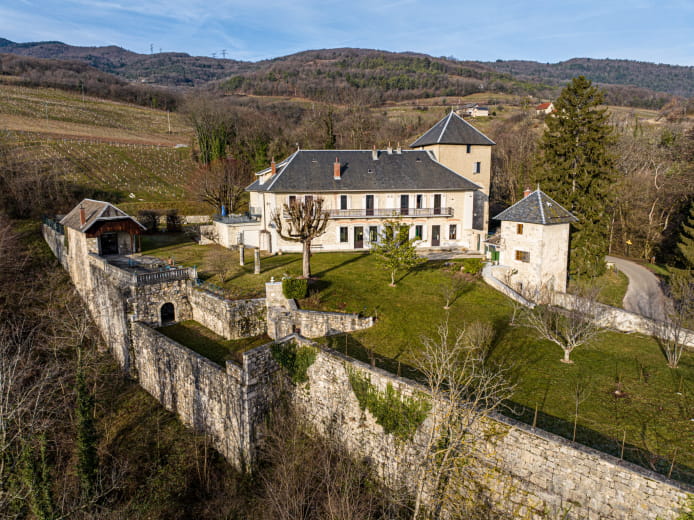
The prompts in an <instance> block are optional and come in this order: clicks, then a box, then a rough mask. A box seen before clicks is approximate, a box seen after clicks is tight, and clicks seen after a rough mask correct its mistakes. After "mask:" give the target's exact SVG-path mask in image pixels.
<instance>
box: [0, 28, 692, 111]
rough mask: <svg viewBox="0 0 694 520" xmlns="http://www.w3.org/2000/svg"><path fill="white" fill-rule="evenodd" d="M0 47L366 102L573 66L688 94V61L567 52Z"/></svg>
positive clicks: (628, 102) (155, 74) (611, 83)
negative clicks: (565, 56)
mask: <svg viewBox="0 0 694 520" xmlns="http://www.w3.org/2000/svg"><path fill="white" fill-rule="evenodd" d="M0 53H12V54H15V55H17V54H18V55H22V56H26V57H35V58H48V59H60V60H73V61H80V62H82V63H86V64H88V65H90V66H92V67H94V68H96V69H98V70H100V71H102V72H106V73H110V74H115V75H118V76H120V77H121V78H124V79H127V80H129V81H131V82H137V83H152V84H157V85H162V86H169V87H170V86H174V87H179V86H203V85H204V86H211V87H212V88H216V89H218V90H221V91H222V92H224V93H235V94H254V95H263V96H299V97H303V98H308V99H316V100H321V101H331V102H338V103H340V102H350V103H369V104H372V105H377V104H379V103H383V102H386V101H399V100H405V99H417V98H426V97H433V96H450V97H451V98H453V97H456V96H465V95H468V94H473V93H478V92H485V93H489V94H490V99H491V98H493V94H494V93H506V94H512V95H518V96H528V95H529V96H533V97H535V98H539V99H551V98H554V97H556V96H557V95H558V93H559V89H560V87H561V86H562V85H563V84H564V83H566V82H567V81H568V80H570V79H571V78H572V77H574V76H576V75H579V74H583V75H585V76H587V77H588V78H589V79H591V80H593V81H594V82H597V83H599V84H600V85H601V86H602V87H603V88H605V90H606V91H607V102H608V103H610V104H614V105H624V106H634V107H643V108H654V109H659V108H661V107H662V106H663V105H664V104H665V103H667V102H668V101H669V98H670V97H671V96H672V95H680V96H687V97H691V96H694V67H680V66H674V65H658V64H654V63H644V62H636V61H627V60H592V59H584V58H580V59H575V60H569V61H566V62H562V63H557V64H541V63H537V62H522V61H497V62H494V63H482V62H477V61H461V60H455V59H448V58H436V57H432V56H428V55H426V54H419V53H413V52H403V53H395V52H386V51H378V50H373V49H353V48H342V49H324V50H311V51H304V52H299V53H296V54H292V55H289V56H283V57H279V58H274V59H271V60H264V61H259V62H255V63H253V62H244V61H236V60H231V59H215V58H208V57H200V56H190V55H188V54H185V53H173V52H167V53H154V54H138V53H135V52H131V51H128V50H126V49H123V48H121V47H116V46H108V47H76V46H72V45H67V44H65V43H62V42H33V43H15V42H12V41H10V40H6V39H2V38H0Z"/></svg>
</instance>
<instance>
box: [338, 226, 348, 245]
mask: <svg viewBox="0 0 694 520" xmlns="http://www.w3.org/2000/svg"><path fill="white" fill-rule="evenodd" d="M348 241H349V230H348V229H347V227H346V226H343V227H341V228H340V242H341V243H345V242H348Z"/></svg>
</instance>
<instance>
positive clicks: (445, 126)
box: [436, 110, 453, 143]
mask: <svg viewBox="0 0 694 520" xmlns="http://www.w3.org/2000/svg"><path fill="white" fill-rule="evenodd" d="M452 115H453V111H452V110H451V111H450V112H449V113H448V115H447V116H446V117H444V118H443V119H446V120H447V121H446V124H445V125H443V129H442V130H441V133H440V134H439V138H438V139H437V140H436V142H437V143H440V142H441V139H442V138H443V134H445V133H446V128H448V123H450V122H451V116H452ZM443 119H442V120H441V121H443ZM437 124H438V123H437Z"/></svg>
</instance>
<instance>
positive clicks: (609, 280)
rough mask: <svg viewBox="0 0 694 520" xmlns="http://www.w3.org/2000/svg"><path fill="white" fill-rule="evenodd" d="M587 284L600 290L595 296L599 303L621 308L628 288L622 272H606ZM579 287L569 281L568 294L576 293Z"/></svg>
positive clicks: (627, 280) (627, 279) (626, 279)
mask: <svg viewBox="0 0 694 520" xmlns="http://www.w3.org/2000/svg"><path fill="white" fill-rule="evenodd" d="M589 284H590V285H591V286H593V287H599V288H600V291H599V292H598V295H597V299H598V301H599V302H600V303H604V304H607V305H611V306H612V307H619V308H621V307H622V301H623V300H624V295H625V294H626V293H627V289H628V288H629V278H627V275H625V274H624V273H622V272H619V271H613V270H608V271H606V272H605V274H603V275H602V276H599V277H598V278H595V279H592V280H590V282H589ZM580 285H581V284H579V283H576V282H575V281H573V280H571V281H569V287H568V292H570V293H576V292H577V291H578V290H579V287H580Z"/></svg>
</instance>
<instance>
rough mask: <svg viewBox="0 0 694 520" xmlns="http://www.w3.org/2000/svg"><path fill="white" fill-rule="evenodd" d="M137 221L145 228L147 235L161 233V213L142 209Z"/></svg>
mask: <svg viewBox="0 0 694 520" xmlns="http://www.w3.org/2000/svg"><path fill="white" fill-rule="evenodd" d="M137 220H138V221H139V222H140V224H142V225H143V226H145V229H146V230H147V233H156V232H157V231H159V212H158V211H154V210H151V209H141V210H140V211H138V212H137Z"/></svg>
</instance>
